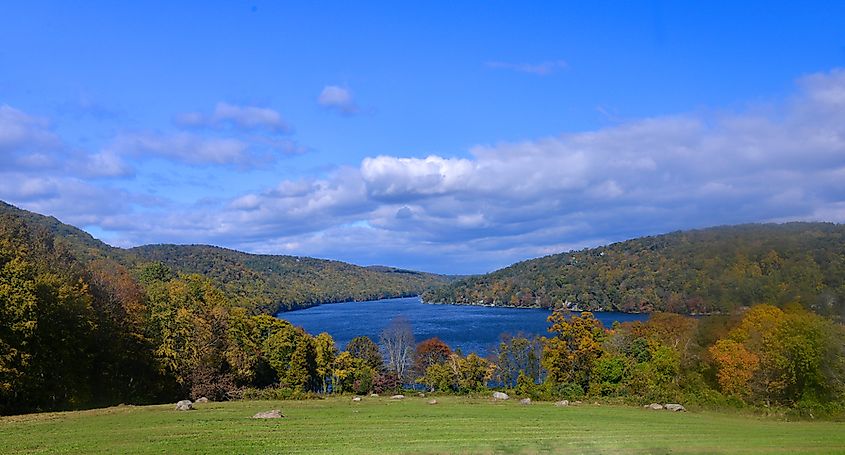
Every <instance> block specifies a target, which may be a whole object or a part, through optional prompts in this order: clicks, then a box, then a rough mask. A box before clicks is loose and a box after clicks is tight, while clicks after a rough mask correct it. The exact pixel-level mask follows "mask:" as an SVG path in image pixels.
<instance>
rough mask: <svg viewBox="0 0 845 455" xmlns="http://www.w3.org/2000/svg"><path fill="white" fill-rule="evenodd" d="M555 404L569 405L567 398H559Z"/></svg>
mask: <svg viewBox="0 0 845 455" xmlns="http://www.w3.org/2000/svg"><path fill="white" fill-rule="evenodd" d="M555 406H558V407H560V406H569V400H560V401H556V402H555Z"/></svg>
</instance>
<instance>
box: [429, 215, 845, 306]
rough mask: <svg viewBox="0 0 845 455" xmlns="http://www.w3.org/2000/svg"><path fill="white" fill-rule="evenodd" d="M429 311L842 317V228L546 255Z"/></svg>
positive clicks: (443, 296) (446, 292)
mask: <svg viewBox="0 0 845 455" xmlns="http://www.w3.org/2000/svg"><path fill="white" fill-rule="evenodd" d="M422 298H423V300H424V301H426V302H432V303H460V304H483V305H498V306H514V307H540V308H555V307H567V308H571V309H580V310H588V311H624V312H648V313H650V312H655V311H669V312H676V313H684V314H704V313H717V312H722V313H729V312H731V311H733V310H735V309H738V308H742V307H749V306H752V305H756V304H760V303H770V304H774V305H778V306H781V305H784V304H786V303H790V302H797V303H799V304H800V305H802V306H804V307H805V308H807V309H809V310H811V311H813V312H816V313H819V314H824V315H828V316H833V317H838V318H840V319H842V318H843V317H845V226H843V225H839V224H832V223H786V224H750V225H741V226H726V227H717V228H709V229H701V230H693V231H683V232H675V233H671V234H665V235H658V236H652V237H642V238H637V239H633V240H628V241H624V242H619V243H614V244H611V245H607V246H603V247H599V248H590V249H584V250H581V251H572V252H568V253H562V254H555V255H551V256H546V257H542V258H538V259H532V260H528V261H524V262H520V263H517V264H514V265H512V266H510V267H506V268H504V269H501V270H498V271H495V272H492V273H489V274H486V275H480V276H473V277H468V278H465V279H462V280H458V281H456V282H454V283H452V284H450V285H447V286H442V287H438V288H434V289H430V290H428V291H426V292H425V293H423V295H422Z"/></svg>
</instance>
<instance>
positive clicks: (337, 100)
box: [317, 85, 359, 115]
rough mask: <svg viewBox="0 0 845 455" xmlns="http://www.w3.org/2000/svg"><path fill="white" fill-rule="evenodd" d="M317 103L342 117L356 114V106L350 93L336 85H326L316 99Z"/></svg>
mask: <svg viewBox="0 0 845 455" xmlns="http://www.w3.org/2000/svg"><path fill="white" fill-rule="evenodd" d="M317 103H318V104H319V105H320V106H323V107H324V108H326V109H331V110H334V111H336V112H339V113H341V114H344V115H352V114H356V113H358V111H359V109H358V105H357V104H355V100H354V99H353V98H352V92H350V91H349V89H347V88H343V87H339V86H337V85H327V86H325V87H324V88H323V91H322V92H320V96H318V97H317Z"/></svg>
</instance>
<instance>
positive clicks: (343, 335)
mask: <svg viewBox="0 0 845 455" xmlns="http://www.w3.org/2000/svg"><path fill="white" fill-rule="evenodd" d="M549 314H550V312H549V310H541V309H518V308H498V307H496V308H494V307H479V306H466V305H428V304H424V303H422V302H421V301H420V299H419V297H409V298H403V299H386V300H371V301H367V302H347V303H332V304H327V305H319V306H315V307H311V308H306V309H304V310H295V311H288V312H284V313H279V314H278V317H280V318H282V319H285V320H287V321H290V322H291V323H292V324H294V325H298V326H301V327H303V328H304V329H305V330H306V331H308V333H310V334H312V335H316V334H318V333H320V332H328V333H329V334H330V335H331V336H332V337H333V338H334V339H335V342H336V343H337V345H338V348H339V349H343V348H344V347H345V346H346V343H348V342H349V340H351V339H352V338H354V337H356V336H360V335H366V336H368V337H370V338H372V340H373V341H375V342H376V343H378V340H379V334H380V333H381V332H382V330H384V328H385V327H387V325H388V324H390V322H391V321H392V320H393V319H394V318H396V317H399V316H402V317H404V318H405V319H407V320H408V321H409V322H410V323H411V326H412V327H413V329H414V337H415V338H416V340H417V342H419V341H422V340H425V339H427V338H431V337H438V338H440V339H441V340H443V341H445V342H446V344H448V345H449V346H451V347H452V349H453V350H454V349H460V350H461V351H462V352H463V353H464V354H469V353H470V352H476V353H478V354H479V355H482V356H484V355H486V354H487V352H490V351H492V350H493V348H494V347H495V346H496V345H497V344H498V342H499V338H500V336H501V334H503V333H510V334H516V333H518V332H522V333H524V334H527V335H547V334H548V332H547V331H546V329H547V328H548V326H549V324H548V322H547V321H546V318H548V317H549ZM595 315H596V318H597V319H599V320H600V321H601V322H602V324H604V325H605V327H610V326H611V325H612V324H613V322H614V321H619V322H626V321H636V320H644V319H647V318H648V315H647V314H627V313H616V312H603V313H595Z"/></svg>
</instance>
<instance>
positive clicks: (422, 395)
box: [417, 392, 425, 398]
mask: <svg viewBox="0 0 845 455" xmlns="http://www.w3.org/2000/svg"><path fill="white" fill-rule="evenodd" d="M417 396H418V397H420V398H425V394H424V393H422V392H420V393H418V394H417Z"/></svg>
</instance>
